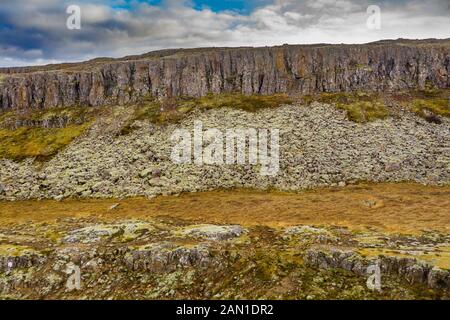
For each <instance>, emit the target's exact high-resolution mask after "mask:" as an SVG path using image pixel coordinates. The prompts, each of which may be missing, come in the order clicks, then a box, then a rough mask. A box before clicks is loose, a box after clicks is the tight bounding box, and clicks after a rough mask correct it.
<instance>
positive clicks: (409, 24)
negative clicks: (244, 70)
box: [0, 0, 450, 66]
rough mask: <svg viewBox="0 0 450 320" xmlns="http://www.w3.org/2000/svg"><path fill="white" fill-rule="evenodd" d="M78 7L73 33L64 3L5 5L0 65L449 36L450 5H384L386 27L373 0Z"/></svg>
mask: <svg viewBox="0 0 450 320" xmlns="http://www.w3.org/2000/svg"><path fill="white" fill-rule="evenodd" d="M119 1H120V0H119ZM119 1H116V4H118V3H119ZM78 2H79V3H80V5H81V7H82V30H73V31H70V30H67V29H66V28H65V19H66V18H67V15H66V13H65V9H66V7H67V5H68V4H69V2H68V1H66V0H64V1H57V0H13V1H10V0H2V5H1V6H0V21H1V22H0V48H3V49H0V65H3V66H8V65H13V64H22V62H28V63H30V64H36V63H43V62H54V61H55V60H58V61H74V60H83V59H87V58H92V57H96V56H115V57H118V56H123V55H129V54H138V53H144V52H147V51H151V50H155V49H161V48H174V47H198V46H202V47H205V46H248V45H258V46H264V45H276V44H283V43H318V42H320V43H324V42H328V43H364V42H370V41H376V40H379V39H385V38H399V37H403V38H432V37H434V38H449V37H450V29H449V28H448V27H447V26H448V25H450V14H449V13H450V8H449V3H448V0H436V1H419V0H397V1H396V0H384V1H383V0H381V1H380V6H381V10H382V16H381V17H382V29H381V30H368V29H367V27H366V19H367V13H366V9H367V7H368V5H369V3H370V4H373V1H369V0H362V1H358V0H305V1H302V0H277V1H274V2H273V3H272V4H269V5H264V6H261V7H258V8H256V9H255V10H254V11H253V12H251V13H250V14H249V15H243V14H239V13H237V12H232V11H224V12H219V13H218V12H213V11H211V10H210V9H208V8H205V9H202V10H196V9H194V8H192V7H190V6H189V5H188V2H186V1H182V0H170V1H169V0H166V1H165V3H164V5H163V6H154V5H153V6H152V5H149V4H145V3H141V4H137V5H136V7H135V8H134V9H132V10H125V9H113V8H112V7H110V6H107V5H105V1H100V0H96V1H95V0H92V1H88V0H80V1H78ZM70 3H71V4H72V2H70ZM2 24H4V25H6V26H8V28H9V29H8V28H2V27H1V26H2Z"/></svg>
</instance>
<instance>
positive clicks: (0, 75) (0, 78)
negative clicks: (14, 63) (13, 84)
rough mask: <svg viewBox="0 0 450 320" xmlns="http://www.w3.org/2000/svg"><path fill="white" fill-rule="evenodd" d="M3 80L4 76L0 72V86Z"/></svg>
mask: <svg viewBox="0 0 450 320" xmlns="http://www.w3.org/2000/svg"><path fill="white" fill-rule="evenodd" d="M3 82H5V76H4V75H2V74H0V86H1V85H2V84H3Z"/></svg>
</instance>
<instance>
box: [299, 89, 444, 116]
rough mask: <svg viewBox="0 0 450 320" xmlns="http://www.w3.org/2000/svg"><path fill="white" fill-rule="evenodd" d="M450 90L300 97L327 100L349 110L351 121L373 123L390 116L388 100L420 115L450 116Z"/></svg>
mask: <svg viewBox="0 0 450 320" xmlns="http://www.w3.org/2000/svg"><path fill="white" fill-rule="evenodd" d="M449 97H450V89H424V90H416V91H400V92H383V93H375V92H372V93H363V92H338V93H328V92H325V93H319V94H316V95H306V96H303V97H302V98H301V100H302V101H303V102H304V103H306V104H310V103H312V102H313V101H317V102H321V103H328V104H332V105H334V106H336V107H337V108H338V109H341V110H344V111H346V112H347V116H348V118H349V120H351V121H355V122H360V123H364V122H370V121H375V120H378V119H385V118H386V117H388V116H389V114H390V113H389V109H388V107H387V104H386V102H387V101H392V102H396V103H397V104H399V105H401V106H402V107H404V108H405V109H407V110H410V111H412V112H414V113H415V114H417V115H418V116H420V117H423V118H425V119H427V120H432V118H433V117H434V116H441V117H450V100H449Z"/></svg>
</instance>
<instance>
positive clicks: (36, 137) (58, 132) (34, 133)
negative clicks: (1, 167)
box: [0, 107, 98, 160]
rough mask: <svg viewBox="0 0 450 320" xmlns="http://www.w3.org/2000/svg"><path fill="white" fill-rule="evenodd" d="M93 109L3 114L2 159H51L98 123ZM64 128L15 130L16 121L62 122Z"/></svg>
mask: <svg viewBox="0 0 450 320" xmlns="http://www.w3.org/2000/svg"><path fill="white" fill-rule="evenodd" d="M95 112H98V110H97V111H96V110H94V109H92V108H83V107H74V108H58V109H49V110H27V111H23V110H16V111H10V112H6V113H3V114H0V141H1V142H0V156H1V157H2V158H10V159H14V160H22V159H24V158H30V157H33V158H34V157H35V158H39V159H47V158H48V157H51V156H53V155H55V154H56V153H57V152H58V151H59V150H61V149H62V148H64V147H66V146H67V145H68V144H70V143H71V142H72V141H73V140H74V139H75V138H77V137H78V136H80V135H81V134H83V132H85V130H86V129H87V128H89V126H90V125H91V124H92V122H93V120H94V113H95ZM61 118H64V119H66V120H67V121H68V125H67V126H63V127H48V128H46V127H42V126H22V127H18V128H11V125H12V124H14V123H15V122H16V121H34V122H35V123H42V122H43V121H45V120H51V119H61Z"/></svg>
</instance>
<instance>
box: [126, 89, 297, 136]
mask: <svg viewBox="0 0 450 320" xmlns="http://www.w3.org/2000/svg"><path fill="white" fill-rule="evenodd" d="M292 102H293V101H292V99H291V98H289V97H288V96H287V95H285V94H275V95H244V94H239V93H224V94H217V95H213V94H209V95H206V96H204V97H199V98H189V97H178V98H165V99H162V100H157V99H154V98H153V97H145V98H144V99H142V101H141V103H140V104H139V105H137V106H135V108H134V115H133V117H131V119H130V121H129V124H128V125H127V126H125V127H124V129H123V130H122V133H123V134H127V133H129V132H130V131H131V130H132V129H131V124H132V122H133V121H136V120H150V121H151V122H153V123H158V124H164V123H174V122H175V123H176V122H178V121H180V120H181V119H183V118H184V117H185V116H186V114H188V113H189V112H191V111H193V110H194V109H216V108H233V109H240V110H245V111H248V112H256V111H258V110H261V109H264V108H277V107H280V106H282V105H285V104H291V103H292Z"/></svg>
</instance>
